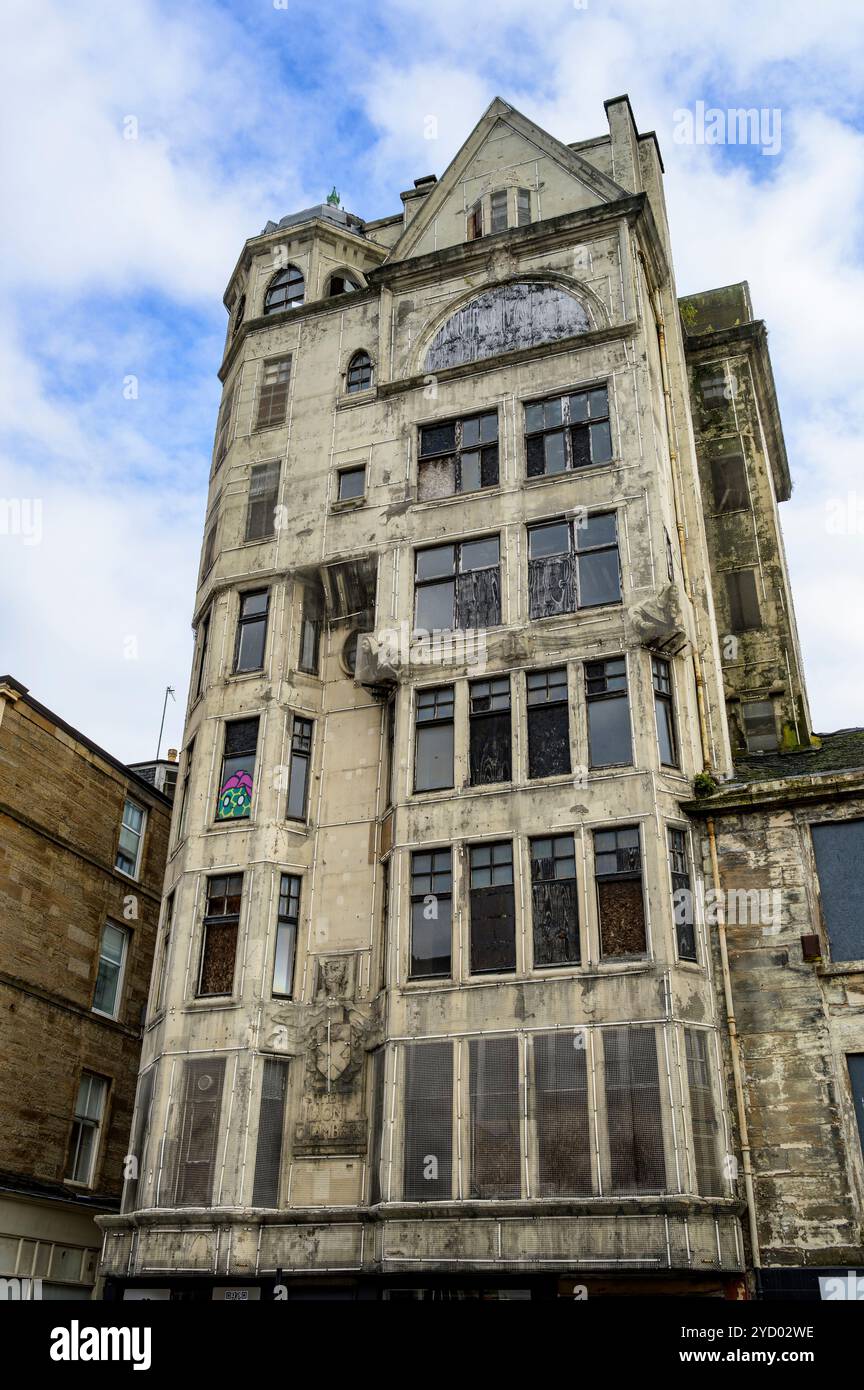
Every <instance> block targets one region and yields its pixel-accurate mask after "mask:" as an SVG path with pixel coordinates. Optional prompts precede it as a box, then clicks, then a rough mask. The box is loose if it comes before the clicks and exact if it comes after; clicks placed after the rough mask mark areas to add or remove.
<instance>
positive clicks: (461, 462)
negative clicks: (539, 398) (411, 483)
mask: <svg viewBox="0 0 864 1390" xmlns="http://www.w3.org/2000/svg"><path fill="white" fill-rule="evenodd" d="M497 483H498V412H497V410H495V411H489V412H488V413H486V414H485V415H471V416H469V417H468V418H467V419H460V420H454V421H451V422H448V423H446V424H435V425H424V426H422V427H421V429H420V462H419V466H418V471H417V496H418V498H419V500H420V501H421V502H422V501H428V500H430V499H432V498H435V497H452V495H453V494H454V493H456V492H474V491H475V490H476V489H478V488H483V487H495V486H496V485H497Z"/></svg>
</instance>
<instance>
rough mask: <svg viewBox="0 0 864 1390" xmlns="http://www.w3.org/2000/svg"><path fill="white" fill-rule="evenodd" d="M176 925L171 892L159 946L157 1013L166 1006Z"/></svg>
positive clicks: (166, 904) (166, 906)
mask: <svg viewBox="0 0 864 1390" xmlns="http://www.w3.org/2000/svg"><path fill="white" fill-rule="evenodd" d="M173 927H174V894H173V893H171V894H169V896H168V898H167V899H166V902H165V925H164V926H163V928H162V941H161V943H160V948H159V983H158V984H157V986H156V1013H157V1014H158V1013H159V1012H160V1011H161V1010H162V1009H164V1007H165V991H166V989H167V985H168V957H169V956H170V954H171V932H172V930H173Z"/></svg>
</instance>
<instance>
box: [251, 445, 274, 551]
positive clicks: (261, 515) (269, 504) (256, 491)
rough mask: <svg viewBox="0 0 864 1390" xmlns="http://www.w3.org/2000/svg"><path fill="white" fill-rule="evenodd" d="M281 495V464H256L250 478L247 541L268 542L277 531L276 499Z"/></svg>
mask: <svg viewBox="0 0 864 1390" xmlns="http://www.w3.org/2000/svg"><path fill="white" fill-rule="evenodd" d="M278 493H279V464H278V463H256V464H255V465H254V466H253V468H252V472H251V474H250V477H249V500H248V503H247V506H246V539H247V541H261V540H266V538H267V537H268V536H272V535H273V533H274V531H275V529H276V498H277V496H278Z"/></svg>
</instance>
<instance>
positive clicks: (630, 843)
mask: <svg viewBox="0 0 864 1390" xmlns="http://www.w3.org/2000/svg"><path fill="white" fill-rule="evenodd" d="M594 873H595V877H596V880H597V910H598V913H599V915H600V953H601V955H603V956H607V957H608V956H641V955H644V954H645V949H646V942H645V904H644V901H643V898H642V854H641V850H640V844H639V827H638V826H635V825H631V826H626V827H625V828H624V829H616V830H595V831H594Z"/></svg>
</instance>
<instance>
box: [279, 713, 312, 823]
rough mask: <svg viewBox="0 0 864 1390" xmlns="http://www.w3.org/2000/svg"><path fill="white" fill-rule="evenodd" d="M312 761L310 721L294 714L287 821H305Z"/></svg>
mask: <svg viewBox="0 0 864 1390" xmlns="http://www.w3.org/2000/svg"><path fill="white" fill-rule="evenodd" d="M311 759H312V720H311V719H303V718H302V717H301V716H300V715H299V714H295V715H294V717H293V719H292V721H291V766H290V769H289V773H288V807H287V810H286V812H285V814H286V816H287V817H288V819H289V820H305V819H306V816H307V814H308V805H309V763H310V761H311Z"/></svg>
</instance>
